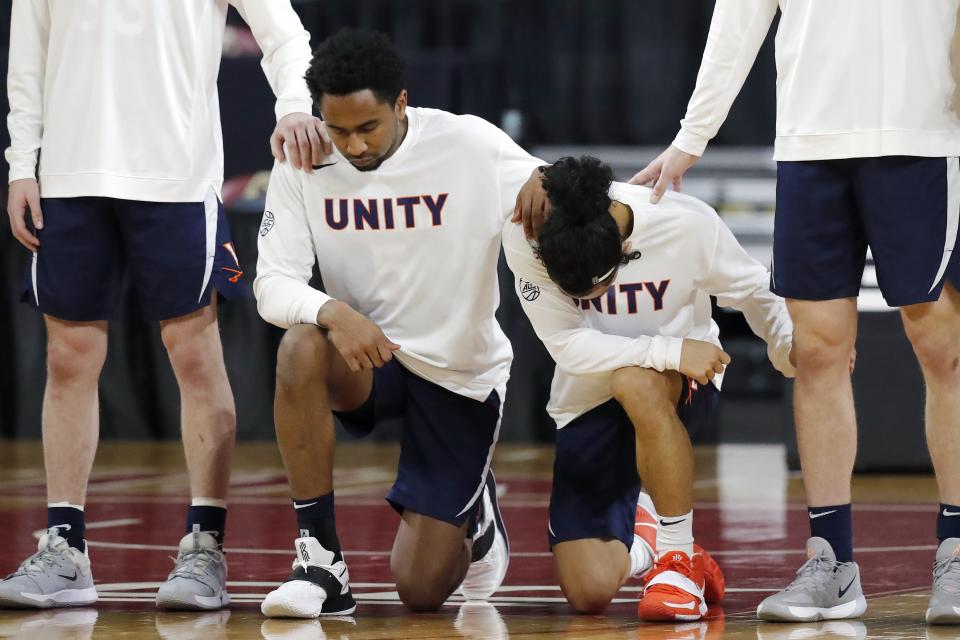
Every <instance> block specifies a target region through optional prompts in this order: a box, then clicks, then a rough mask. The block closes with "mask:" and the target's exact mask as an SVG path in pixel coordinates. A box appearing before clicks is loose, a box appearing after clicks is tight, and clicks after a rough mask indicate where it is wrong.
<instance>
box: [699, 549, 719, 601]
mask: <svg viewBox="0 0 960 640" xmlns="http://www.w3.org/2000/svg"><path fill="white" fill-rule="evenodd" d="M693 555H694V561H696V558H697V556H699V557H700V562H701V563H702V564H703V599H704V600H706V602H707V604H717V603H718V602H720V601H721V600H723V594H724V593H726V590H727V585H726V581H725V580H724V579H723V571H722V570H721V569H720V565H719V564H717V561H716V560H714V559H713V556H711V555H710V554H709V553H707V550H706V549H704V548H703V547H701V546H700V545H698V544H695V545H693Z"/></svg>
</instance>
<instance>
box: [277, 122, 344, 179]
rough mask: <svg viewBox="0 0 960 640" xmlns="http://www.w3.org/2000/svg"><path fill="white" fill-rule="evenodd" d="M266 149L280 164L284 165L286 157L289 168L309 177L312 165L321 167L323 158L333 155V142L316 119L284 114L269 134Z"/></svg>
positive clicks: (324, 126)
mask: <svg viewBox="0 0 960 640" xmlns="http://www.w3.org/2000/svg"><path fill="white" fill-rule="evenodd" d="M284 144H286V151H287V152H286V153H284ZM270 149H271V151H273V157H274V158H276V159H277V160H279V161H280V162H286V161H287V156H288V155H289V159H290V164H292V165H293V166H294V167H296V168H297V169H303V170H304V171H306V172H307V173H312V172H313V165H315V164H320V163H322V162H323V159H324V158H326V157H327V156H329V155H332V154H333V142H331V141H330V134H328V133H327V127H326V125H324V124H323V120H321V119H320V118H315V117H313V116H312V115H310V114H309V113H288V114H287V115H285V116H283V117H282V118H280V122H278V123H277V128H276V129H274V130H273V135H272V136H270Z"/></svg>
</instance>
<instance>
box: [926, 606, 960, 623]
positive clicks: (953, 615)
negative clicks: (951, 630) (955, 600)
mask: <svg viewBox="0 0 960 640" xmlns="http://www.w3.org/2000/svg"><path fill="white" fill-rule="evenodd" d="M925 618H926V621H927V624H960V609H957V608H956V607H937V608H936V609H927V613H926V616H925Z"/></svg>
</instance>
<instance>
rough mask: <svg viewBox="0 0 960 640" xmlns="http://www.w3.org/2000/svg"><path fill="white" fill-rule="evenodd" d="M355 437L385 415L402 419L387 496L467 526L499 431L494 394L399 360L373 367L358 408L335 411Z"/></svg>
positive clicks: (400, 510) (400, 509)
mask: <svg viewBox="0 0 960 640" xmlns="http://www.w3.org/2000/svg"><path fill="white" fill-rule="evenodd" d="M335 415H336V416H337V418H339V419H340V422H341V423H342V424H343V426H344V428H345V429H346V430H347V431H348V432H349V433H351V434H352V435H354V436H357V437H363V436H365V435H368V434H369V433H370V432H372V431H373V429H374V428H375V427H376V426H377V424H378V423H379V422H380V421H381V420H385V419H391V418H399V419H400V420H401V421H402V435H401V437H400V462H399V464H398V465H397V479H396V481H395V482H394V483H393V487H392V488H391V489H390V492H389V493H388V494H387V501H388V502H389V503H390V505H391V506H392V507H393V508H394V509H396V510H397V512H398V513H403V512H404V510H406V509H410V510H411V511H413V512H414V513H419V514H422V515H425V516H429V517H431V518H434V519H436V520H441V521H443V522H449V523H450V524H453V525H455V526H458V527H459V526H460V525H462V524H463V523H464V522H465V521H466V520H467V518H469V517H470V516H471V515H472V514H473V512H474V510H475V506H476V504H477V498H478V497H480V495H481V492H482V490H483V486H484V482H486V478H487V472H488V471H489V469H490V460H491V459H492V458H493V450H494V448H495V447H496V444H497V437H498V436H499V434H500V415H501V405H500V396H499V395H498V394H497V392H496V391H493V392H491V393H490V396H489V397H488V398H487V399H486V400H484V401H483V402H479V401H477V400H473V399H471V398H467V397H465V396H461V395H460V394H458V393H454V392H452V391H449V390H447V389H444V388H443V387H441V386H439V385H436V384H434V383H432V382H430V381H428V380H424V379H423V378H421V377H420V376H418V375H416V374H414V373H411V372H410V371H408V370H407V369H406V368H405V367H404V366H403V365H401V364H400V363H399V362H398V361H397V359H396V358H394V359H392V360H391V361H390V362H388V363H387V364H385V365H384V366H383V367H380V368H379V369H374V373H373V390H372V392H371V393H370V397H369V398H367V401H366V402H365V403H364V404H363V405H362V406H361V407H360V408H358V409H356V410H354V411H347V412H335Z"/></svg>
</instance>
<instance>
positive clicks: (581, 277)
mask: <svg viewBox="0 0 960 640" xmlns="http://www.w3.org/2000/svg"><path fill="white" fill-rule="evenodd" d="M611 182H613V171H612V170H611V169H610V167H609V166H608V165H605V164H604V163H602V162H600V160H598V159H597V158H593V157H591V156H581V157H580V158H569V157H568V158H561V159H560V160H558V161H557V162H555V163H554V164H553V165H551V166H549V167H547V168H546V169H544V170H543V188H544V189H545V190H546V192H547V197H548V198H549V199H550V204H551V205H553V209H552V211H551V212H550V215H549V217H548V218H547V220H546V222H544V224H543V227H541V228H540V235H539V237H538V238H537V243H538V249H537V254H538V256H539V258H540V260H541V261H542V262H543V264H544V266H545V267H546V268H547V274H548V275H549V276H550V279H551V280H553V281H554V282H555V283H556V284H557V286H559V287H560V288H561V289H563V290H564V291H565V292H567V293H569V294H574V295H575V294H580V293H587V292H588V291H590V290H591V289H592V288H594V287H595V286H596V284H597V280H596V278H598V277H601V276H603V275H604V274H605V273H607V272H608V271H610V269H612V268H613V267H615V266H616V265H617V264H618V263H619V262H620V261H621V258H622V257H623V240H622V239H621V237H620V230H619V229H618V228H617V223H616V221H615V220H614V219H613V216H611V215H610V214H609V209H610V183H611Z"/></svg>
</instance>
